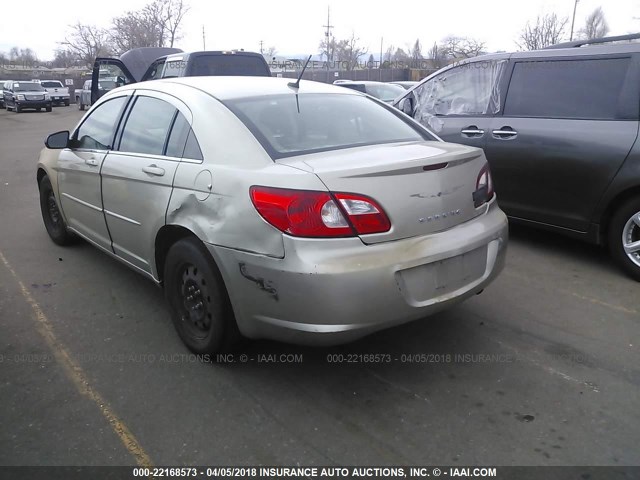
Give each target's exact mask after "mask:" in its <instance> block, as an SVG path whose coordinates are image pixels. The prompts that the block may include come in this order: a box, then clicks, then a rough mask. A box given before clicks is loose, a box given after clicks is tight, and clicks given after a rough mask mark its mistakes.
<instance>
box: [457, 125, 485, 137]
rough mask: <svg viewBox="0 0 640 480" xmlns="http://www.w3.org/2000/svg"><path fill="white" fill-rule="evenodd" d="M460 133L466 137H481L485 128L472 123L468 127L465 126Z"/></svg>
mask: <svg viewBox="0 0 640 480" xmlns="http://www.w3.org/2000/svg"><path fill="white" fill-rule="evenodd" d="M460 133H461V134H462V135H464V136H465V137H481V136H482V135H484V130H482V129H481V128H478V127H476V126H475V125H470V126H468V127H467V128H463V129H462V130H461V131H460Z"/></svg>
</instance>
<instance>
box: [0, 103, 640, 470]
mask: <svg viewBox="0 0 640 480" xmlns="http://www.w3.org/2000/svg"><path fill="white" fill-rule="evenodd" d="M80 118H81V112H78V111H77V109H76V108H75V107H74V106H73V105H72V106H70V107H55V108H54V111H53V112H52V113H45V112H42V113H35V112H25V113H21V114H15V113H13V112H7V111H5V110H0V405H1V407H0V465H135V464H155V465H258V464H260V465H314V464H315V465H398V464H400V465H417V464H423V465H428V464H451V465H617V466H622V465H639V464H640V449H639V448H638V445H640V409H639V408H638V406H639V405H640V403H639V402H638V399H639V398H640V367H639V365H640V362H639V360H640V353H639V352H640V348H639V347H640V306H639V304H638V292H639V288H640V285H639V284H638V283H637V282H634V281H633V280H630V279H629V278H627V277H625V276H624V274H623V273H621V272H620V271H619V270H618V269H617V268H616V267H615V266H613V264H612V263H611V261H610V260H609V258H608V255H607V252H606V251H605V250H604V249H601V248H598V247H595V246H591V245H587V244H582V243H579V242H576V241H574V240H571V239H568V238H564V237H561V236H558V235H554V234H550V233H546V232H540V231H536V230H532V229H528V228H524V227H515V226H512V228H511V239H510V245H509V252H508V261H507V267H506V269H505V271H504V272H503V274H502V275H501V276H500V277H499V278H498V280H497V281H496V282H495V283H493V284H492V285H491V286H490V287H489V288H487V289H486V290H485V291H484V293H482V294H481V295H479V296H476V297H474V298H472V299H470V300H468V301H467V302H465V303H463V304H461V305H459V306H457V307H455V308H452V309H450V310H448V311H446V312H443V313H441V314H438V315H435V316H433V317H430V318H426V319H424V320H420V321H416V322H413V323H411V324H407V325H404V326H401V327H398V328H394V329H391V330H387V331H384V332H380V333H377V334H375V335H372V336H369V337H367V338H365V339H362V340H360V341H358V342H356V343H351V344H348V345H344V346H340V347H334V348H308V347H296V346H291V345H286V344H282V343H276V342H267V341H254V342H248V343H247V344H246V345H245V346H244V347H243V349H242V350H241V351H239V352H238V353H236V354H235V355H234V356H233V357H229V358H227V359H226V360H227V361H226V362H224V361H221V362H217V363H211V362H202V361H200V360H199V359H197V358H195V357H194V356H193V355H190V354H189V352H188V351H187V350H186V348H185V347H184V346H183V345H182V343H181V342H180V340H179V338H178V336H177V335H176V333H175V331H174V329H173V326H172V324H171V320H170V318H169V315H168V313H167V309H166V307H165V303H164V299H163V296H162V292H161V290H160V289H159V288H158V287H156V286H155V285H153V284H152V283H151V282H149V281H148V280H146V279H145V278H143V277H142V276H140V275H138V274H136V273H135V272H132V271H130V270H128V269H127V268H126V267H124V266H123V265H121V264H119V263H118V262H116V261H115V260H113V259H111V258H109V257H108V256H106V255H105V254H103V253H101V252H100V251H98V250H97V249H95V248H93V247H91V246H90V245H88V244H86V243H84V242H80V243H78V244H77V245H74V246H71V247H67V248H63V247H59V246H56V245H55V244H54V243H53V242H51V240H50V239H49V238H48V236H47V234H46V232H45V229H44V226H43V223H42V219H41V215H40V209H39V202H38V190H37V184H36V168H35V167H36V161H37V157H38V152H39V151H40V149H41V148H42V146H43V141H44V138H45V136H46V135H47V134H48V133H52V132H55V131H57V130H63V129H70V128H73V127H74V125H75V124H76V123H77V122H78V120H79V119H80ZM354 301H358V302H364V301H366V298H362V299H354ZM309 308H310V309H311V308H313V305H312V304H310V305H309ZM242 355H244V356H242Z"/></svg>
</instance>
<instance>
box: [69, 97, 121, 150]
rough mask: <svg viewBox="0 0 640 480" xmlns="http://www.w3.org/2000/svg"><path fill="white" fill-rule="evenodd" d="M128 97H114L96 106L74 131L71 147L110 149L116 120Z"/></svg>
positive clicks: (116, 125) (116, 123) (116, 124)
mask: <svg viewBox="0 0 640 480" xmlns="http://www.w3.org/2000/svg"><path fill="white" fill-rule="evenodd" d="M128 98H129V97H118V98H114V99H112V100H109V101H107V102H104V103H103V104H102V105H99V106H98V107H96V109H95V110H93V111H92V112H91V114H90V115H89V117H87V119H86V120H85V121H84V122H83V123H82V125H80V128H78V130H77V131H76V134H75V136H74V139H73V140H72V142H71V148H88V149H91V150H111V149H112V148H113V147H112V145H111V144H112V142H113V137H114V135H115V131H116V128H117V127H118V120H119V119H120V114H121V113H122V109H123V108H124V105H125V103H126V102H127V99H128Z"/></svg>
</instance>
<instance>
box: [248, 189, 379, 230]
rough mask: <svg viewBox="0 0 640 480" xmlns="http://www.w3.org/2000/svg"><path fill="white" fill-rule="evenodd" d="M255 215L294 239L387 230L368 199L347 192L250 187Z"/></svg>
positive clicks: (375, 207)
mask: <svg viewBox="0 0 640 480" xmlns="http://www.w3.org/2000/svg"><path fill="white" fill-rule="evenodd" d="M250 195H251V201H252V202H253V205H254V206H255V207H256V210H258V213H260V215H261V216H262V217H263V218H264V219H265V220H266V221H267V222H269V223H270V224H271V225H273V226H274V227H276V228H277V229H278V230H281V231H282V232H285V233H288V234H289V235H293V236H296V237H316V238H322V237H353V236H356V235H365V234H369V233H381V232H386V231H387V230H389V229H390V228H391V224H390V222H389V219H388V218H387V216H386V215H385V213H384V211H383V210H382V208H381V207H380V206H379V205H378V204H377V203H376V202H375V201H373V200H372V199H370V198H368V197H365V196H362V195H356V194H351V193H337V194H332V193H330V192H319V191H312V190H291V189H286V188H273V187H261V186H253V187H251V189H250Z"/></svg>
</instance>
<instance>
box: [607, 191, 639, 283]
mask: <svg viewBox="0 0 640 480" xmlns="http://www.w3.org/2000/svg"><path fill="white" fill-rule="evenodd" d="M609 250H610V251H611V256H612V257H613V258H614V259H615V260H616V262H617V263H618V264H619V265H620V266H621V267H622V268H623V269H624V270H625V271H626V272H627V274H628V275H629V276H631V277H632V278H633V279H635V280H637V281H639V282H640V197H634V198H631V199H630V200H628V201H626V202H625V203H624V204H622V206H620V208H618V210H617V211H616V212H615V213H614V215H613V218H612V219H611V224H610V226H609Z"/></svg>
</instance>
